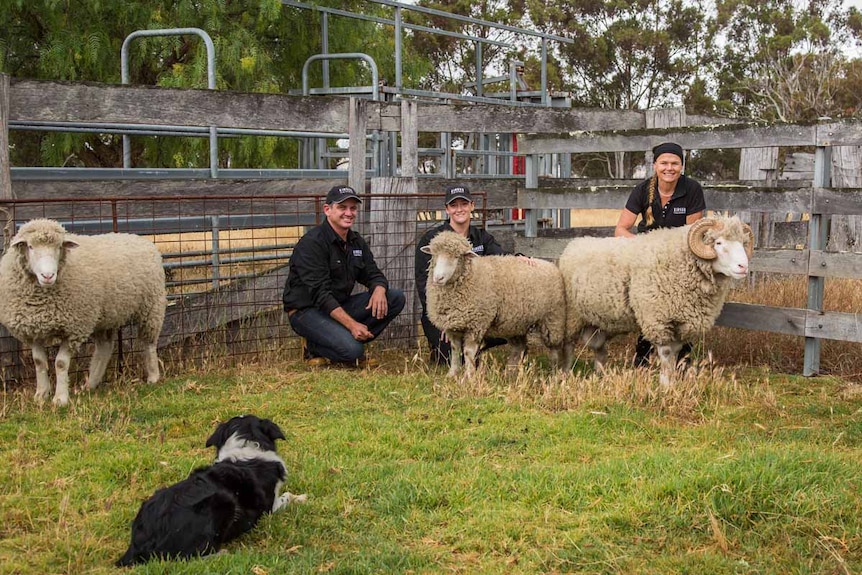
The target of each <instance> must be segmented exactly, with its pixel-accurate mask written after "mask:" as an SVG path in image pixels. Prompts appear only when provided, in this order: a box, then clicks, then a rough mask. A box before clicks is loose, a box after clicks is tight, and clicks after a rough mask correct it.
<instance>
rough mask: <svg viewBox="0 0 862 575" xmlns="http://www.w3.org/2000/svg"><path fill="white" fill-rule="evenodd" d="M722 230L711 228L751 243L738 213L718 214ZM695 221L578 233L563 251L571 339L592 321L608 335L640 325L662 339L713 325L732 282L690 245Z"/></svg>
mask: <svg viewBox="0 0 862 575" xmlns="http://www.w3.org/2000/svg"><path fill="white" fill-rule="evenodd" d="M718 219H719V220H721V221H723V222H724V228H723V229H722V230H721V231H716V230H712V231H709V232H707V234H706V237H705V241H706V243H713V242H714V241H715V239H716V238H717V237H719V236H721V237H724V238H726V239H728V240H736V241H741V242H742V241H745V240H746V239H747V232H746V231H745V229H744V228H743V224H742V223H741V222H740V221H739V220H738V219H736V218H718ZM690 227H691V226H684V227H681V228H670V229H658V230H655V231H652V232H650V233H648V234H643V235H638V236H635V237H633V238H578V239H575V240H572V241H571V242H570V243H569V245H568V246H567V247H566V249H565V251H564V252H563V255H562V256H561V257H560V261H559V266H560V270H561V272H562V274H563V279H564V281H565V283H566V297H567V302H568V308H567V326H566V337H567V340H569V341H574V340H575V339H577V337H578V335H579V334H580V332H581V330H582V329H583V328H584V327H586V326H592V327H596V328H599V329H600V330H602V331H604V332H605V333H606V334H607V335H608V336H613V335H617V334H622V333H630V332H636V331H638V330H640V331H641V332H642V333H643V335H644V337H646V338H647V339H648V340H650V341H651V342H652V343H654V344H657V345H663V344H667V343H669V342H671V341H694V340H696V339H697V338H698V337H699V336H701V335H702V334H703V333H704V332H706V331H707V330H709V329H710V328H711V327H712V326H713V325H714V324H715V320H716V318H717V317H718V315H719V314H720V313H721V308H722V306H723V305H724V301H725V299H726V297H727V293H728V291H729V290H730V287H731V285H732V281H733V280H732V279H731V278H730V277H728V276H725V275H723V274H718V273H715V272H714V271H713V269H712V266H711V264H710V262H709V261H708V260H703V259H700V258H698V257H697V256H695V255H694V254H693V253H692V252H691V250H690V249H689V247H688V240H687V237H688V231H689V229H690Z"/></svg>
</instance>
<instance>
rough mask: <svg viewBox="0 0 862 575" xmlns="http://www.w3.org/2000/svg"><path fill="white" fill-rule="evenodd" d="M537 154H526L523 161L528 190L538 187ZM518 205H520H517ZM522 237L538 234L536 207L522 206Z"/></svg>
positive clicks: (525, 184) (531, 236)
mask: <svg viewBox="0 0 862 575" xmlns="http://www.w3.org/2000/svg"><path fill="white" fill-rule="evenodd" d="M538 164H539V156H538V154H528V155H527V157H526V158H525V161H524V173H525V183H524V187H525V188H527V189H528V190H535V189H537V188H538V187H539V165H538ZM518 207H520V206H518ZM524 207H525V209H524V237H525V238H535V237H537V236H538V235H539V211H538V210H537V209H536V208H531V207H529V206H524Z"/></svg>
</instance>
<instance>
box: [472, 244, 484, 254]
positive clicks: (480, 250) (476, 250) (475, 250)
mask: <svg viewBox="0 0 862 575" xmlns="http://www.w3.org/2000/svg"><path fill="white" fill-rule="evenodd" d="M484 252H485V246H476V247H475V248H473V253H474V254H481V253H484Z"/></svg>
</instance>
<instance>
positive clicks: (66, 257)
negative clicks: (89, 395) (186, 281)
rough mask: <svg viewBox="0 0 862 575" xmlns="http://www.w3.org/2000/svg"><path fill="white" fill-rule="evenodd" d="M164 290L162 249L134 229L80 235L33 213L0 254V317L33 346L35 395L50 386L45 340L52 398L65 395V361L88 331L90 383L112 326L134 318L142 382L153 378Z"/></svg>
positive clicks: (103, 359) (99, 372) (109, 346)
mask: <svg viewBox="0 0 862 575" xmlns="http://www.w3.org/2000/svg"><path fill="white" fill-rule="evenodd" d="M166 305H167V296H166V291H165V273H164V270H163V268H162V257H161V254H160V253H159V251H158V250H157V249H156V247H155V245H153V243H152V242H151V241H148V240H146V239H144V238H141V237H139V236H136V235H132V234H103V235H97V236H78V235H73V234H69V233H67V232H66V230H65V229H64V228H63V226H61V225H60V224H59V223H58V222H56V221H54V220H48V219H37V220H31V221H29V222H27V223H26V224H24V225H23V226H22V227H21V229H20V230H19V231H18V233H17V234H16V235H15V237H14V238H12V242H11V246H10V248H9V250H8V251H7V252H6V253H5V254H4V255H3V258H2V259H0V323H2V324H3V325H5V326H6V327H7V328H8V329H9V331H10V332H11V333H12V335H13V336H15V337H16V338H17V339H19V340H21V341H22V342H24V343H25V344H26V345H29V346H30V347H31V348H32V350H33V360H34V362H35V364H36V398H37V399H39V400H44V399H47V398H48V396H49V395H50V393H51V381H50V376H49V375H48V355H47V353H46V349H45V348H46V346H50V345H56V344H58V343H59V345H60V348H59V350H58V351H57V357H56V360H55V361H54V366H55V368H56V372H57V388H56V392H55V394H54V400H53V402H54V404H56V405H61V406H62V405H66V404H68V403H69V363H70V360H71V358H72V356H73V355H74V354H75V353H76V352H77V351H78V349H79V348H80V346H81V345H82V344H83V343H84V342H85V341H86V340H87V338H88V337H89V336H91V335H92V336H93V340H94V343H95V350H94V352H93V357H92V359H91V361H90V370H89V377H88V385H89V388H90V389H93V388H95V387H96V386H98V385H99V383H100V382H101V380H102V377H103V376H104V374H105V368H106V367H107V366H108V361H109V360H110V358H111V354H112V353H113V348H114V336H115V332H116V331H117V329H119V328H120V327H122V326H123V325H124V324H126V323H128V322H129V321H134V322H135V323H137V325H138V327H139V330H138V337H139V338H140V339H141V340H142V341H143V342H144V345H145V347H144V364H145V367H146V372H147V382H149V383H155V382H156V381H158V379H159V360H158V357H157V356H156V343H157V340H158V337H159V332H161V330H162V323H163V322H164V318H165V307H166Z"/></svg>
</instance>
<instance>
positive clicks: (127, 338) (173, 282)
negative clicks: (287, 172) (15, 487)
mask: <svg viewBox="0 0 862 575" xmlns="http://www.w3.org/2000/svg"><path fill="white" fill-rule="evenodd" d="M442 198H443V196H442V194H368V195H365V196H363V203H362V212H361V214H360V216H359V218H358V220H357V222H356V223H355V225H354V228H353V229H355V230H356V231H358V232H359V233H360V234H362V236H363V237H365V239H366V240H367V241H368V242H369V244H370V246H371V249H372V251H373V253H374V256H375V259H376V261H377V264H378V266H379V267H380V269H381V270H382V271H383V273H384V274H385V275H386V277H387V279H388V280H389V283H390V285H392V286H394V287H399V288H401V289H403V290H404V291H405V294H406V295H407V296H408V301H407V305H406V306H405V309H404V311H403V312H402V314H401V316H400V317H399V318H397V319H396V320H395V321H394V322H393V323H392V324H390V326H389V328H388V329H387V330H386V332H384V333H383V335H382V336H381V337H380V338H378V340H377V341H376V342H375V343H374V344H373V345H375V346H379V347H381V348H386V349H391V348H401V349H416V347H417V346H418V345H420V339H421V335H422V333H421V328H420V327H419V326H420V323H419V317H420V313H421V309H420V308H419V304H418V301H417V299H416V297H415V284H414V281H413V278H414V253H415V246H416V242H417V240H418V238H419V237H421V235H422V234H423V233H424V232H425V231H426V230H427V229H428V228H429V227H432V226H434V225H437V224H438V223H440V221H442V219H443V218H444V217H445V211H444V210H443V199H442ZM476 203H477V210H476V212H475V217H476V218H477V222H476V223H477V225H483V224H484V215H485V213H486V198H485V196H484V194H476ZM4 205H5V207H6V209H7V210H8V211H9V214H10V215H9V217H10V220H9V221H8V222H7V230H8V231H9V233H10V234H14V232H15V230H17V229H18V228H19V227H20V226H21V225H23V224H24V223H26V222H27V221H29V220H31V219H34V218H52V219H55V220H57V221H59V222H60V223H62V224H63V225H64V227H65V228H66V230H67V231H68V232H70V233H75V234H83V235H89V234H97V233H107V232H122V233H133V234H137V235H140V236H144V237H146V238H148V239H150V240H151V241H153V242H154V243H155V245H156V246H157V247H158V249H159V251H160V252H161V254H162V258H163V265H164V268H165V272H166V286H167V290H168V307H167V312H166V315H165V323H164V327H163V329H162V333H161V336H160V339H159V357H160V359H161V360H162V362H163V363H164V367H165V372H166V373H167V374H168V375H171V374H177V373H181V372H182V370H183V369H187V368H191V367H192V366H199V365H202V364H210V363H212V362H217V363H218V364H219V365H232V364H235V363H237V362H239V361H255V360H256V359H257V358H259V357H264V356H265V357H271V354H276V355H280V356H284V357H285V358H290V357H293V358H296V359H298V358H299V357H300V355H299V353H300V352H299V350H300V348H301V341H300V338H299V337H298V336H297V335H296V334H295V333H294V332H293V330H292V329H291V328H290V324H289V323H288V320H287V316H286V314H285V313H284V311H283V309H282V303H281V297H282V292H283V288H284V284H285V281H286V279H287V273H288V263H289V260H290V256H291V254H292V253H293V247H294V246H295V245H296V242H297V241H298V240H299V238H301V237H302V235H303V234H304V233H305V232H306V231H307V230H308V229H310V228H311V227H312V226H315V225H317V224H319V223H321V222H322V221H323V220H324V219H325V216H324V213H323V196H322V195H319V194H308V195H295V194H291V195H285V196H278V195H271V196H262V197H248V196H244V197H241V196H225V195H218V196H194V197H190V196H179V197H133V198H125V197H123V198H121V197H115V198H102V199H99V200H91V199H86V200H81V199H46V200H11V201H9V202H6V203H4ZM104 273H106V274H110V270H105V272H104ZM357 289H364V288H361V286H357ZM118 339H119V342H120V345H119V346H117V351H116V354H115V359H116V361H113V362H112V368H111V370H112V371H114V372H120V371H124V370H125V369H126V368H128V367H129V364H130V363H136V362H137V361H138V355H139V353H138V349H137V346H136V334H135V328H134V326H127V327H125V328H124V329H123V330H121V332H120V334H119V337H118ZM91 354H92V345H91V344H88V345H87V346H85V347H84V348H82V349H81V350H80V351H79V352H78V354H77V356H76V357H75V358H74V359H73V365H72V369H71V370H70V374H71V375H72V376H73V377H74V378H81V377H82V376H83V374H84V372H85V371H86V368H87V365H88V363H89V357H90V355H91ZM52 357H53V356H52ZM135 373H136V372H135ZM113 375H114V374H112V373H111V372H110V371H109V374H108V377H109V378H110V377H112V376H113ZM0 376H2V378H3V381H4V383H6V384H13V385H14V384H15V383H16V382H18V383H20V382H26V381H31V380H33V379H34V378H35V371H34V367H33V362H32V359H31V357H30V353H29V350H27V349H26V348H25V347H24V346H23V345H22V344H21V343H20V342H18V341H16V340H15V339H14V338H13V337H12V336H11V335H10V334H9V332H8V331H6V329H5V328H3V327H2V326H0Z"/></svg>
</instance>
